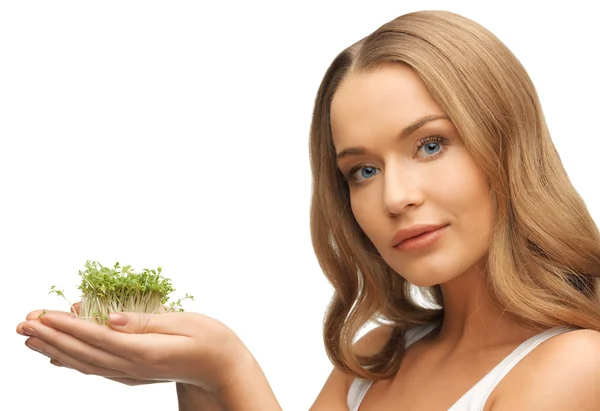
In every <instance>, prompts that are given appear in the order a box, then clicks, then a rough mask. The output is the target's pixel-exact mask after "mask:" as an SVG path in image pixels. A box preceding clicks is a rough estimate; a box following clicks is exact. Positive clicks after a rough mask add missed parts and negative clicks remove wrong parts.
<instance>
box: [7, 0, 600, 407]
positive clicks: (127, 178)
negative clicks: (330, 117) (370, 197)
mask: <svg viewBox="0 0 600 411" xmlns="http://www.w3.org/2000/svg"><path fill="white" fill-rule="evenodd" d="M471 3H472V4H471ZM532 3H534V4H532ZM203 4H205V5H200V2H190V1H179V2H166V1H165V2H156V1H139V2H133V1H123V0H119V1H102V2H85V1H71V2H66V1H28V2H18V1H14V2H9V1H4V2H1V3H0V190H1V191H0V259H1V260H0V262H1V268H2V271H3V272H2V275H3V284H4V289H3V295H4V301H3V307H4V315H2V316H1V318H0V325H1V327H0V332H1V334H0V336H1V338H2V350H3V364H2V367H1V368H2V373H3V374H4V378H3V381H4V382H3V385H2V388H0V392H1V395H0V409H2V410H12V409H22V410H35V409H50V408H51V409H61V410H81V409H85V410H86V411H96V410H106V409H109V407H110V409H115V410H128V409H135V410H176V409H177V405H176V399H175V393H174V387H173V386H172V385H170V384H169V385H165V384H163V385H151V386H143V387H126V386H120V385H118V384H117V383H114V382H111V381H106V380H103V379H101V378H99V377H93V376H84V375H81V374H78V373H76V372H74V371H72V370H65V369H58V368H56V367H53V366H51V365H50V364H49V363H48V361H47V359H46V358H45V357H42V356H41V355H39V354H36V353H34V352H32V351H30V350H28V349H26V347H25V346H24V345H23V341H24V338H23V337H21V336H18V335H17V334H16V333H15V332H14V329H15V326H16V325H17V323H18V322H20V321H21V320H22V319H24V317H25V315H26V314H27V312H29V311H31V310H34V309H38V308H52V309H67V308H68V307H67V306H66V303H65V302H64V301H62V300H61V299H59V298H58V297H55V296H49V295H48V290H49V289H50V287H51V286H52V285H57V286H58V287H59V288H63V289H65V290H66V292H67V295H68V296H70V297H71V298H72V299H74V300H76V299H77V298H78V293H77V290H76V286H77V284H78V278H79V277H78V276H77V273H78V270H79V269H82V268H83V264H84V263H85V261H86V260H88V259H91V260H98V261H100V262H102V263H104V264H107V265H108V264H113V263H114V262H116V261H119V262H121V263H123V264H132V265H133V266H134V267H136V268H139V269H141V268H144V267H149V268H154V267H156V266H158V265H162V266H163V267H164V274H165V275H166V276H168V277H170V278H171V279H172V280H173V283H174V285H175V286H176V288H177V291H176V293H175V294H176V296H178V295H183V293H185V292H188V293H190V294H193V295H194V296H195V297H196V300H195V302H192V303H188V304H186V306H185V307H186V308H187V309H188V310H190V311H199V312H202V313H205V314H208V315H211V316H214V317H216V318H218V319H220V320H222V321H223V322H225V323H226V324H228V325H229V326H231V327H232V328H233V329H234V330H235V331H236V332H237V333H238V334H239V335H240V336H241V337H242V339H243V340H244V341H245V342H246V343H247V345H248V346H249V347H250V349H251V350H252V351H253V353H254V354H255V356H256V357H257V358H258V360H259V361H260V363H261V364H262V366H263V368H264V371H265V373H266V375H267V377H268V378H269V380H270V381H271V384H272V386H273V389H274V391H275V393H276V395H277V396H278V398H279V400H280V402H281V404H282V406H283V408H284V409H285V410H306V409H308V408H309V406H310V404H311V403H312V401H313V400H314V398H315V397H316V395H317V393H318V391H319V390H320V388H321V386H322V384H323V382H324V380H325V379H326V377H327V375H328V373H329V371H330V364H329V362H328V360H327V358H326V356H325V352H324V349H323V345H322V340H321V321H322V318H323V313H324V310H325V308H326V305H327V303H328V301H329V298H330V295H331V288H330V287H329V285H328V283H327V282H326V280H325V278H324V276H323V275H322V273H321V271H320V269H319V267H318V264H317V262H316V259H315V257H314V254H313V251H312V248H311V243H310V238H309V221H308V215H309V214H308V213H309V201H310V169H309V162H308V128H309V122H310V117H311V110H312V104H313V99H314V95H315V92H316V90H317V87H318V85H319V82H320V80H321V77H322V75H323V74H324V72H325V69H326V68H327V66H328V64H329V63H330V61H331V60H332V59H333V58H334V56H335V55H336V54H337V53H338V52H339V51H341V50H342V49H343V48H344V47H346V46H348V45H349V44H351V43H353V42H355V41H356V40H358V39H359V38H361V37H363V36H365V35H367V34H369V33H370V32H371V31H373V30H374V29H376V28H377V27H378V26H379V25H381V24H383V23H385V22H387V21H388V20H391V19H393V18H395V17H396V16H398V15H401V14H404V13H407V12H410V11H415V10H419V9H440V8H441V9H446V10H450V11H454V12H457V13H460V14H463V15H465V16H466V17H470V18H472V19H474V20H476V21H478V22H479V23H481V24H483V25H484V26H485V27H487V28H489V29H490V30H491V31H492V32H494V33H495V34H496V35H497V36H498V37H500V39H501V40H503V41H504V42H505V43H506V44H507V45H508V46H509V47H510V48H511V49H512V50H513V51H514V52H515V54H516V55H517V57H519V58H520V60H521V61H522V62H523V64H524V65H525V67H526V68H527V70H528V71H529V73H530V75H531V76H532V78H533V80H534V83H535V84H536V86H537V88H538V91H539V94H540V97H541V100H542V104H543V107H544V109H545V113H546V116H547V119H548V122H549V125H550V129H551V132H552V134H553V138H554V141H555V143H556V145H557V147H558V149H559V152H560V153H561V156H562V158H563V160H564V163H565V166H566V168H567V170H568V172H569V175H570V176H571V178H572V180H573V182H574V184H575V185H576V187H577V188H578V190H579V191H580V193H581V195H582V196H583V197H584V199H585V200H586V202H587V204H588V206H589V208H590V211H591V212H592V214H593V215H594V216H595V218H596V220H597V221H599V220H598V217H600V195H599V194H598V191H597V187H598V183H597V178H598V177H597V176H598V175H599V174H600V162H599V161H598V155H599V150H600V139H599V137H600V132H598V117H599V111H598V108H599V104H598V96H599V95H600V80H599V79H598V75H597V73H598V61H597V50H598V39H600V26H599V25H598V24H597V21H596V20H597V19H596V17H597V14H596V13H595V12H594V11H593V10H592V9H591V7H592V6H589V5H588V4H592V3H591V2H590V3H588V2H584V1H569V2H560V3H558V2H557V3H556V5H549V4H548V3H547V2H525V1H518V2H507V1H503V2H496V3H493V4H492V3H491V2H478V3H477V4H476V3H475V2H461V1H424V0H419V1H406V0H405V1H393V2H383V1H370V2H366V1H360V2H350V1H327V2H325V1H319V2H314V3H313V4H305V2H295V3H294V4H293V5H292V4H290V3H288V2H276V1H272V2H270V3H269V2H265V1H261V2H256V1H254V2H245V1H242V0H238V1H235V2H231V1H229V2H224V1H223V2H218V3H217V2H203ZM558 4H561V6H558ZM543 212H544V210H540V213H541V214H543Z"/></svg>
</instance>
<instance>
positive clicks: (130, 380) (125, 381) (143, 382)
mask: <svg viewBox="0 0 600 411" xmlns="http://www.w3.org/2000/svg"><path fill="white" fill-rule="evenodd" d="M105 378H106V379H108V380H111V381H116V382H118V383H121V384H125V385H129V386H137V385H146V384H158V383H161V382H173V381H167V380H156V381H153V380H140V379H137V378H118V377H105Z"/></svg>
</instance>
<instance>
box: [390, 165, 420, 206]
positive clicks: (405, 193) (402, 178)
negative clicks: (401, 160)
mask: <svg viewBox="0 0 600 411" xmlns="http://www.w3.org/2000/svg"><path fill="white" fill-rule="evenodd" d="M383 181H384V187H383V206H384V209H385V212H386V213H388V214H389V215H390V216H394V215H398V214H401V213H403V212H405V211H406V210H407V209H411V208H416V207H419V206H420V205H421V204H423V201H424V193H423V190H422V181H421V178H420V177H419V176H418V175H415V173H411V172H410V170H408V169H407V168H406V167H404V168H401V167H399V166H398V165H392V166H388V167H386V170H385V173H384V176H383Z"/></svg>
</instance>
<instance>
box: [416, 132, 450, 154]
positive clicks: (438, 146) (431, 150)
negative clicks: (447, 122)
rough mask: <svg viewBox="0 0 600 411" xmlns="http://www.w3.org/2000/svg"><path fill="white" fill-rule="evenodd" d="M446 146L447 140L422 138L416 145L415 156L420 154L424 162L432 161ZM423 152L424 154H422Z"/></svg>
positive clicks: (435, 137)
mask: <svg viewBox="0 0 600 411" xmlns="http://www.w3.org/2000/svg"><path fill="white" fill-rule="evenodd" d="M447 145H448V139H446V138H444V137H441V136H431V137H427V138H424V139H423V140H421V141H419V143H418V144H417V154H421V156H422V157H425V158H424V159H426V160H432V159H434V158H436V157H437V156H439V155H441V154H442V152H443V151H445V149H446V146H447ZM423 152H425V154H423Z"/></svg>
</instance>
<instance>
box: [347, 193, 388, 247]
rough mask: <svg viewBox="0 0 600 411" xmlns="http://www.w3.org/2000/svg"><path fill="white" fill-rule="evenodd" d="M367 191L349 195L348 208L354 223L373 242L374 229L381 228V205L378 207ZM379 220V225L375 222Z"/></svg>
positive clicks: (373, 197) (372, 196)
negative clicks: (350, 210)
mask: <svg viewBox="0 0 600 411" xmlns="http://www.w3.org/2000/svg"><path fill="white" fill-rule="evenodd" d="M367 191H368V190H362V191H360V192H357V193H352V194H351V195H350V208H351V209H352V214H353V215H354V218H355V219H356V222H357V223H358V225H359V226H360V228H361V229H362V230H363V231H364V233H365V234H366V235H367V237H369V238H370V239H371V241H373V235H374V234H375V233H376V231H377V230H375V229H374V228H375V227H378V226H379V227H381V216H380V214H381V212H380V208H381V205H379V206H378V204H377V201H375V199H376V197H375V196H374V195H373V193H371V195H369V194H368V193H367ZM378 220H379V223H378V222H377V221H378Z"/></svg>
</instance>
